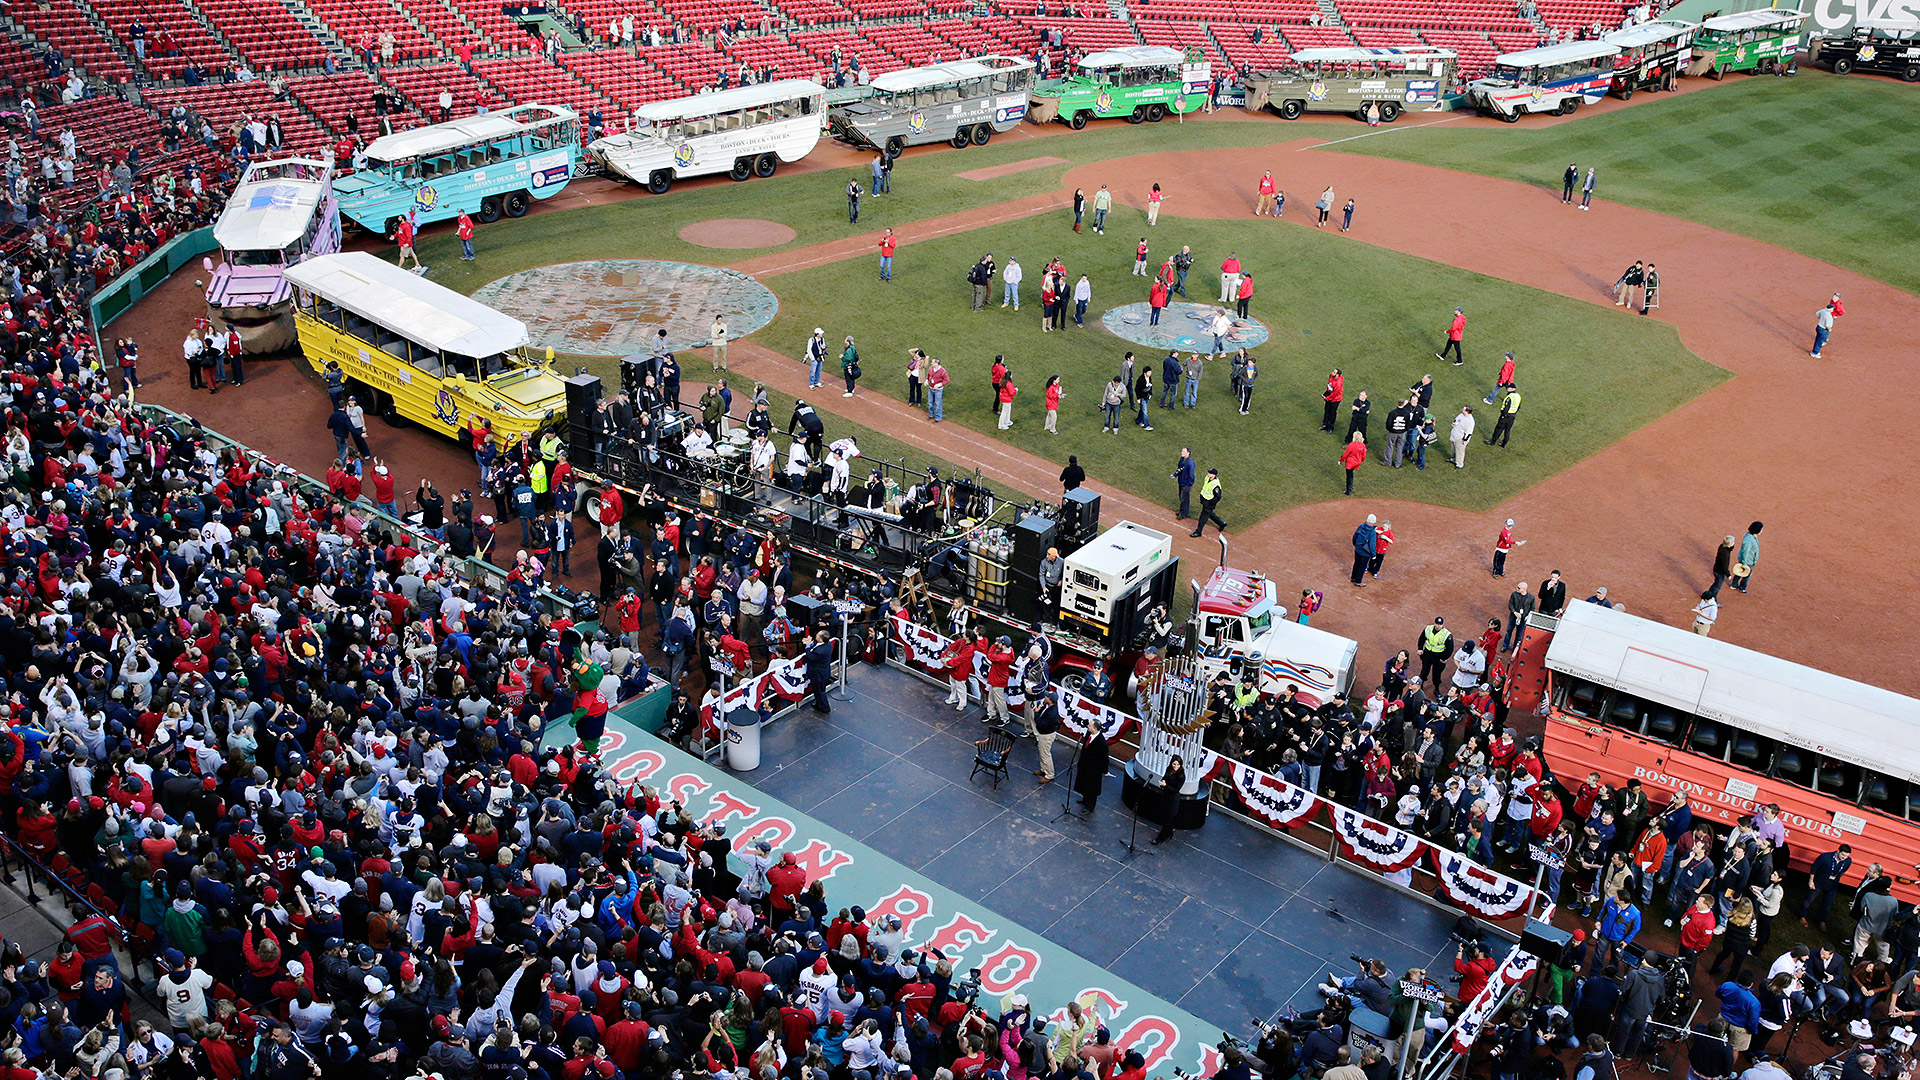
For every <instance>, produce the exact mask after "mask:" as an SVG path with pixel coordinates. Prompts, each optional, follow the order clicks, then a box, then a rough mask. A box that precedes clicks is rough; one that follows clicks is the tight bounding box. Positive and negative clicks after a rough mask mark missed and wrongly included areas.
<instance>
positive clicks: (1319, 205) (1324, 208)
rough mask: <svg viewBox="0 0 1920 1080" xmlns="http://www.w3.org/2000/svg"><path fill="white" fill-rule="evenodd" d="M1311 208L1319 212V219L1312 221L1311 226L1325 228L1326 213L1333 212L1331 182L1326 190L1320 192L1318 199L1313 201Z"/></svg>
mask: <svg viewBox="0 0 1920 1080" xmlns="http://www.w3.org/2000/svg"><path fill="white" fill-rule="evenodd" d="M1313 208H1314V209H1315V210H1317V211H1319V212H1320V218H1319V220H1317V221H1315V222H1314V223H1313V227H1314V228H1316V229H1322V228H1325V227H1326V224H1327V215H1328V214H1330V213H1332V212H1333V185H1332V184H1328V185H1327V190H1325V191H1323V192H1321V193H1320V201H1319V202H1316V203H1314V204H1313Z"/></svg>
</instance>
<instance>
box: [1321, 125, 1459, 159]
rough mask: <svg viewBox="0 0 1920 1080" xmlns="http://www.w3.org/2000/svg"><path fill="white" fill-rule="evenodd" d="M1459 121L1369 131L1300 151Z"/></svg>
mask: <svg viewBox="0 0 1920 1080" xmlns="http://www.w3.org/2000/svg"><path fill="white" fill-rule="evenodd" d="M1458 119H1460V117H1458V116H1449V117H1446V118H1445V119H1442V120H1429V121H1427V122H1426V123H1424V124H1407V125H1405V126H1397V127H1390V128H1387V127H1383V128H1380V129H1379V130H1377V131H1368V132H1364V133H1362V134H1359V135H1349V136H1347V137H1346V138H1344V139H1334V140H1332V141H1331V142H1323V143H1314V144H1313V145H1312V146H1303V147H1301V148H1300V150H1318V149H1320V148H1321V147H1323V146H1337V145H1339V144H1340V143H1343V142H1352V141H1353V140H1355V139H1371V138H1373V137H1374V136H1375V135H1391V134H1393V133H1394V132H1396V131H1411V130H1413V129H1414V128H1423V127H1432V126H1433V125H1435V124H1451V123H1453V122H1454V121H1455V120H1458ZM1300 150H1296V151H1294V153H1296V154H1297V153H1299V152H1300Z"/></svg>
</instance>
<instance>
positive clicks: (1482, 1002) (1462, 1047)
mask: <svg viewBox="0 0 1920 1080" xmlns="http://www.w3.org/2000/svg"><path fill="white" fill-rule="evenodd" d="M1534 964H1535V960H1534V958H1533V956H1532V955H1531V954H1529V953H1524V952H1521V951H1520V948H1519V946H1515V947H1514V948H1513V951H1511V952H1509V953H1507V959H1506V961H1505V962H1504V963H1502V964H1501V965H1500V966H1499V967H1498V968H1496V969H1495V970H1494V972H1493V974H1492V975H1491V976H1490V977H1489V978H1488V979H1487V985H1486V988H1485V989H1483V990H1481V991H1480V993H1478V994H1476V995H1475V996H1474V999H1473V1000H1472V1001H1469V1002H1467V1006H1466V1008H1464V1009H1462V1010H1461V1011H1460V1019H1459V1020H1457V1021H1455V1022H1454V1025H1453V1032H1452V1034H1451V1036H1450V1040H1449V1041H1450V1042H1451V1043H1452V1046H1453V1052H1454V1053H1456V1054H1468V1053H1471V1052H1472V1051H1473V1043H1474V1040H1476V1039H1478V1038H1479V1037H1480V1033H1481V1032H1482V1031H1485V1030H1486V1028H1487V1022H1488V1021H1490V1020H1492V1019H1493V1014H1494V1010H1496V1009H1498V1008H1499V1007H1500V1003H1501V1002H1502V1001H1504V1000H1506V997H1507V994H1508V993H1510V992H1511V991H1512V990H1513V989H1514V988H1515V987H1517V986H1519V985H1520V984H1521V983H1523V982H1525V981H1526V980H1527V978H1528V976H1530V975H1532V974H1533V968H1534Z"/></svg>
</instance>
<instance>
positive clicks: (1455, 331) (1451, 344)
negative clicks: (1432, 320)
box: [1433, 308, 1467, 367]
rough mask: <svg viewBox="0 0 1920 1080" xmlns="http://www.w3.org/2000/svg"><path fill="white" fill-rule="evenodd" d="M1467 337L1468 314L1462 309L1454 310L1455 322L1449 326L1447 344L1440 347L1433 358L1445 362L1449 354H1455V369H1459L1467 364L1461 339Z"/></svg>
mask: <svg viewBox="0 0 1920 1080" xmlns="http://www.w3.org/2000/svg"><path fill="white" fill-rule="evenodd" d="M1466 336H1467V313H1466V311H1465V310H1463V309H1461V308H1454V309H1453V322H1451V323H1449V324H1448V325H1447V343H1446V344H1445V345H1442V346H1440V351H1439V352H1437V353H1434V354H1433V358H1434V359H1435V360H1445V359H1446V358H1447V354H1448V353H1449V352H1451V353H1452V354H1453V366H1454V367H1459V366H1460V365H1461V364H1464V363H1466V362H1467V358H1466V356H1465V355H1464V354H1462V353H1461V352H1460V339H1462V338H1464V337H1466Z"/></svg>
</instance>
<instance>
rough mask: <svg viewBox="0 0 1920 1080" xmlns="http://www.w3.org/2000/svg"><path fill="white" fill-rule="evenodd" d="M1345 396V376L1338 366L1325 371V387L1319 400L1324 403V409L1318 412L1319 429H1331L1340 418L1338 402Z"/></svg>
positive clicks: (1344, 398) (1343, 399)
mask: <svg viewBox="0 0 1920 1080" xmlns="http://www.w3.org/2000/svg"><path fill="white" fill-rule="evenodd" d="M1346 398H1347V378H1346V376H1344V375H1342V374H1340V369H1339V368H1334V369H1333V370H1332V371H1331V372H1328V373H1327V388H1326V390H1324V391H1322V392H1321V394H1320V400H1321V401H1322V402H1325V403H1326V410H1325V411H1324V412H1322V413H1321V414H1320V430H1321V431H1332V430H1333V425H1334V422H1335V421H1336V420H1338V419H1339V418H1340V403H1341V402H1342V401H1345V400H1346Z"/></svg>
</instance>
